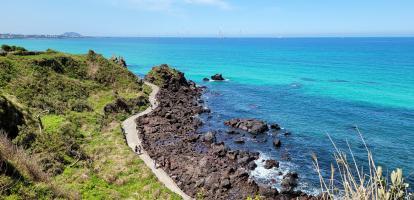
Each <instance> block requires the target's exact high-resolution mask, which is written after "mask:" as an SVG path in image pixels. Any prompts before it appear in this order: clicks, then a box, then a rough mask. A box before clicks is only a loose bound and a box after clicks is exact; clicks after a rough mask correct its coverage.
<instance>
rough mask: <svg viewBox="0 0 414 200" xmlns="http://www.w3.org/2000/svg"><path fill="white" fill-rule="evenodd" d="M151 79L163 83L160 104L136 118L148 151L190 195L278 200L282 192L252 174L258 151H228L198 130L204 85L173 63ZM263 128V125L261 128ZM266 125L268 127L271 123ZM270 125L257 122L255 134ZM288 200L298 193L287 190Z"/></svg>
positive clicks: (154, 73)
mask: <svg viewBox="0 0 414 200" xmlns="http://www.w3.org/2000/svg"><path fill="white" fill-rule="evenodd" d="M146 79H147V80H149V81H152V82H153V83H155V84H158V85H159V86H161V88H160V92H159V93H158V96H157V99H158V100H159V106H158V107H157V108H156V109H155V110H154V111H153V112H151V113H150V114H147V115H144V116H142V117H140V118H138V119H137V120H136V122H137V129H138V132H139V137H140V138H141V140H142V142H143V143H142V145H143V147H144V149H145V150H146V151H147V152H148V154H149V155H150V156H151V158H153V159H155V160H156V162H157V164H158V165H159V166H160V167H161V168H163V169H164V170H165V171H166V172H167V173H168V174H169V175H170V177H172V178H173V180H174V181H175V182H176V183H177V185H178V186H179V187H180V188H181V189H182V190H183V191H184V192H185V193H186V194H188V195H190V196H192V197H196V196H197V194H198V195H200V194H202V196H203V199H246V198H247V197H248V196H255V195H256V194H259V192H260V194H262V195H263V197H264V199H273V198H276V199H278V197H277V195H278V192H277V190H272V189H264V188H262V186H259V185H258V184H257V183H256V182H255V181H253V180H252V179H250V178H249V171H250V170H253V169H255V168H256V167H257V165H256V164H255V162H254V161H255V160H257V159H258V158H259V154H258V153H252V152H245V151H239V150H231V149H229V148H228V147H227V146H226V145H225V144H224V143H223V142H220V143H217V141H216V137H215V134H214V132H207V133H199V132H198V131H197V129H198V127H200V126H201V124H202V123H201V121H200V119H199V118H197V117H195V116H196V115H197V114H200V113H202V112H203V105H202V104H201V102H202V101H199V98H200V96H201V93H202V88H200V87H197V86H196V85H195V84H194V83H193V82H191V81H187V80H186V79H185V78H184V75H183V74H182V73H181V72H178V71H172V70H171V69H170V68H168V66H166V65H163V66H161V67H155V68H153V70H152V72H150V73H149V75H148V76H147V77H146ZM249 127H250V126H249ZM261 127H262V126H261ZM266 127H267V126H266ZM264 129H265V128H263V127H262V128H260V127H255V126H252V127H250V129H247V130H251V131H252V130H253V132H256V131H257V132H260V131H263V130H264ZM283 195H284V196H286V199H291V198H295V197H297V196H298V195H296V194H294V193H292V194H287V195H286V194H283Z"/></svg>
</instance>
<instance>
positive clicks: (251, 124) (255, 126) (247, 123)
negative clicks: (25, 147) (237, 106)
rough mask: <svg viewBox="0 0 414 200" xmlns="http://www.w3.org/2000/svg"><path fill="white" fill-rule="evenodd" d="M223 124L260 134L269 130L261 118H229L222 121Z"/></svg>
mask: <svg viewBox="0 0 414 200" xmlns="http://www.w3.org/2000/svg"><path fill="white" fill-rule="evenodd" d="M224 124H225V125H227V126H230V127H232V128H238V129H242V130H244V131H247V132H249V133H251V134H260V133H264V132H266V131H268V130H269V127H268V125H267V124H266V123H265V122H264V121H261V120H257V119H239V118H236V119H231V120H228V121H225V122H224Z"/></svg>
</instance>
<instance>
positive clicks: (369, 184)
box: [313, 129, 413, 200]
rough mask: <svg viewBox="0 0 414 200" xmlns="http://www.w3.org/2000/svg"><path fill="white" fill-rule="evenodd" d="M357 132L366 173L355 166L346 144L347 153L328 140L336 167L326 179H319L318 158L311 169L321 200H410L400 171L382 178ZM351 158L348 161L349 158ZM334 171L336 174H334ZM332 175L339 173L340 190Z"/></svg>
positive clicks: (332, 166)
mask: <svg viewBox="0 0 414 200" xmlns="http://www.w3.org/2000/svg"><path fill="white" fill-rule="evenodd" d="M357 132H358V134H359V136H360V138H361V141H362V142H363V144H364V146H365V149H366V152H367V162H368V163H367V166H368V169H365V170H364V168H363V167H362V165H358V164H357V162H356V160H355V157H354V154H353V152H352V149H351V148H350V145H349V143H347V145H348V150H349V153H346V152H344V151H342V150H340V149H339V148H338V147H337V146H336V144H335V143H334V142H333V140H332V138H331V137H330V136H329V135H328V137H329V139H330V140H331V142H332V144H333V146H334V148H335V152H334V158H335V164H336V166H335V164H332V165H331V174H330V177H329V178H327V179H325V178H324V177H323V176H322V173H321V169H320V166H319V164H318V158H317V157H316V155H313V161H314V162H313V163H314V167H315V169H316V170H317V172H318V174H319V179H320V187H321V190H322V194H323V197H324V199H344V200H355V199H359V200H371V199H373V200H409V199H413V198H412V194H410V193H408V191H407V189H408V187H409V185H408V184H407V183H405V180H404V178H403V173H402V169H396V170H394V171H392V173H391V174H390V176H385V177H384V176H383V173H382V167H381V166H377V165H376V164H375V161H374V158H373V156H372V153H371V151H370V150H369V148H368V147H367V145H366V143H365V140H364V138H363V137H362V134H361V133H360V131H359V130H358V129H357ZM347 155H350V159H348V156H347ZM336 171H337V172H336ZM335 173H339V177H340V180H339V186H338V184H335Z"/></svg>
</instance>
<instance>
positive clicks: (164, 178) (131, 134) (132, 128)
mask: <svg viewBox="0 0 414 200" xmlns="http://www.w3.org/2000/svg"><path fill="white" fill-rule="evenodd" d="M145 84H146V85H148V86H150V87H151V89H152V92H151V94H150V96H149V101H150V103H151V106H150V107H148V108H147V109H146V110H144V111H142V112H140V113H138V114H135V115H133V116H131V117H129V118H128V119H126V120H125V121H123V122H122V127H123V129H124V131H125V133H124V134H125V137H126V141H127V143H128V146H129V147H130V148H131V149H132V151H134V152H135V147H136V146H141V154H140V155H139V157H140V158H141V160H143V161H144V163H145V164H146V165H147V167H148V168H150V169H151V171H152V172H153V173H154V174H155V176H157V178H158V180H159V181H160V182H161V183H163V184H164V185H165V186H166V187H167V188H168V189H170V190H171V191H173V192H175V193H177V194H178V195H180V196H181V197H182V198H183V199H184V200H190V199H192V198H191V197H190V196H188V195H187V194H185V193H184V192H183V191H182V190H181V189H180V188H179V187H178V186H177V184H175V182H174V181H173V180H172V179H171V178H170V177H169V176H168V174H167V173H166V172H165V171H164V170H163V169H162V168H155V166H154V163H155V162H154V160H153V159H152V158H151V157H150V156H149V155H148V153H147V152H146V151H145V149H143V148H142V145H141V140H140V139H139V137H138V134H139V133H138V130H137V125H136V123H135V119H137V118H138V117H141V116H143V115H145V114H148V113H150V112H152V111H153V110H154V109H155V108H157V106H158V102H157V99H156V95H157V93H158V92H159V90H160V89H159V87H158V86H156V85H154V84H152V83H149V82H145Z"/></svg>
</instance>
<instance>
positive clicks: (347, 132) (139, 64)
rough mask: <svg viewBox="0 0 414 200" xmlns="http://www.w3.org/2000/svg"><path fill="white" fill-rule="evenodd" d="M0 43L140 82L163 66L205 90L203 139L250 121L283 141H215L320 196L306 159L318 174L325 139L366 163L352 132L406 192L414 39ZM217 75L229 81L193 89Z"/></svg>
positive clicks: (412, 159)
mask: <svg viewBox="0 0 414 200" xmlns="http://www.w3.org/2000/svg"><path fill="white" fill-rule="evenodd" d="M3 43H5V44H13V45H20V46H24V47H26V48H28V49H31V50H45V49H47V48H52V49H56V50H59V51H65V52H71V53H86V52H87V50H89V49H94V50H95V51H97V52H99V53H102V54H104V55H105V56H107V57H110V56H112V55H122V56H124V57H125V58H126V60H127V63H128V65H129V68H130V69H131V70H132V71H133V72H135V73H137V74H138V75H142V74H145V73H146V72H148V71H149V70H150V69H151V67H152V66H154V65H158V64H162V63H168V64H170V65H172V66H174V67H176V68H178V69H179V70H181V71H183V72H185V74H186V76H187V77H188V78H189V79H192V80H194V81H196V82H197V83H198V84H201V85H206V86H208V90H207V92H206V94H205V95H204V99H205V100H206V103H207V106H208V107H210V109H211V110H212V111H213V113H212V117H210V118H208V117H206V116H203V119H204V121H205V126H204V127H203V128H202V129H204V130H208V129H220V130H222V131H223V132H224V131H225V130H226V127H224V125H223V121H224V120H226V119H229V118H233V117H254V118H259V119H263V120H266V121H268V122H276V123H279V124H281V126H282V127H284V128H285V129H287V130H289V131H291V132H292V134H291V135H290V136H287V137H286V136H283V135H281V134H279V135H275V134H270V133H269V134H268V135H265V136H261V137H258V138H256V139H252V138H251V137H246V138H248V142H247V143H246V144H245V145H236V144H234V143H233V142H232V140H233V138H232V137H239V136H228V135H226V134H225V133H223V134H221V135H220V138H221V139H222V140H224V141H226V142H227V143H228V144H229V145H231V146H233V147H234V148H241V149H244V148H247V149H251V150H256V151H260V152H262V155H263V157H271V158H275V159H277V160H279V159H280V157H285V156H286V155H289V157H290V158H291V160H290V161H282V164H281V170H285V171H287V170H295V171H298V172H299V174H300V177H301V178H302V180H303V184H302V185H301V187H302V188H303V189H307V190H312V189H314V188H317V187H318V177H317V175H316V172H315V170H314V169H313V167H312V160H311V154H312V153H315V154H316V155H317V156H318V158H319V159H320V162H321V165H322V168H323V169H324V170H328V169H329V165H330V163H331V162H332V161H333V157H332V154H331V153H332V145H331V142H330V141H329V139H328V137H327V134H329V135H330V136H331V137H332V138H333V140H334V141H335V142H336V143H337V145H338V146H340V147H342V148H344V149H345V150H348V149H347V145H346V142H348V143H349V144H350V146H351V148H352V149H353V151H354V153H355V156H356V158H357V161H358V162H361V163H363V160H364V159H365V158H366V154H365V150H364V146H363V145H362V142H361V140H360V138H359V136H358V134H357V132H356V131H355V127H358V128H359V129H360V131H361V132H362V134H363V136H364V138H365V140H366V142H367V143H368V146H369V147H370V148H371V150H372V151H373V152H374V157H375V158H376V160H377V164H378V165H382V166H384V167H385V168H387V169H389V170H391V169H393V168H395V167H401V168H403V169H404V173H405V175H407V176H408V177H407V178H408V179H409V181H410V182H411V183H413V184H414V38H277V39H276V38H275V39H268V38H248V39H247V38H245V39H236V38H233V39H230V38H224V39H217V38H83V39H36V40H31V39H27V40H0V44H3ZM215 73H222V74H223V76H224V77H225V78H227V79H228V81H225V82H202V81H201V79H202V78H204V77H209V76H211V75H213V74H215ZM272 138H280V139H281V140H282V144H283V145H282V148H281V149H280V150H275V149H274V148H273V147H272V145H271V139H272ZM266 139H267V141H266ZM259 164H260V163H259ZM325 172H326V171H325ZM254 175H255V176H256V178H257V179H259V180H261V181H263V182H267V183H271V182H272V181H270V180H271V179H272V178H275V179H276V180H277V179H278V178H277V171H269V170H264V169H263V168H262V166H261V165H259V168H258V169H257V170H256V171H255V172H254ZM271 184H274V183H271ZM276 185H277V181H276Z"/></svg>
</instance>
